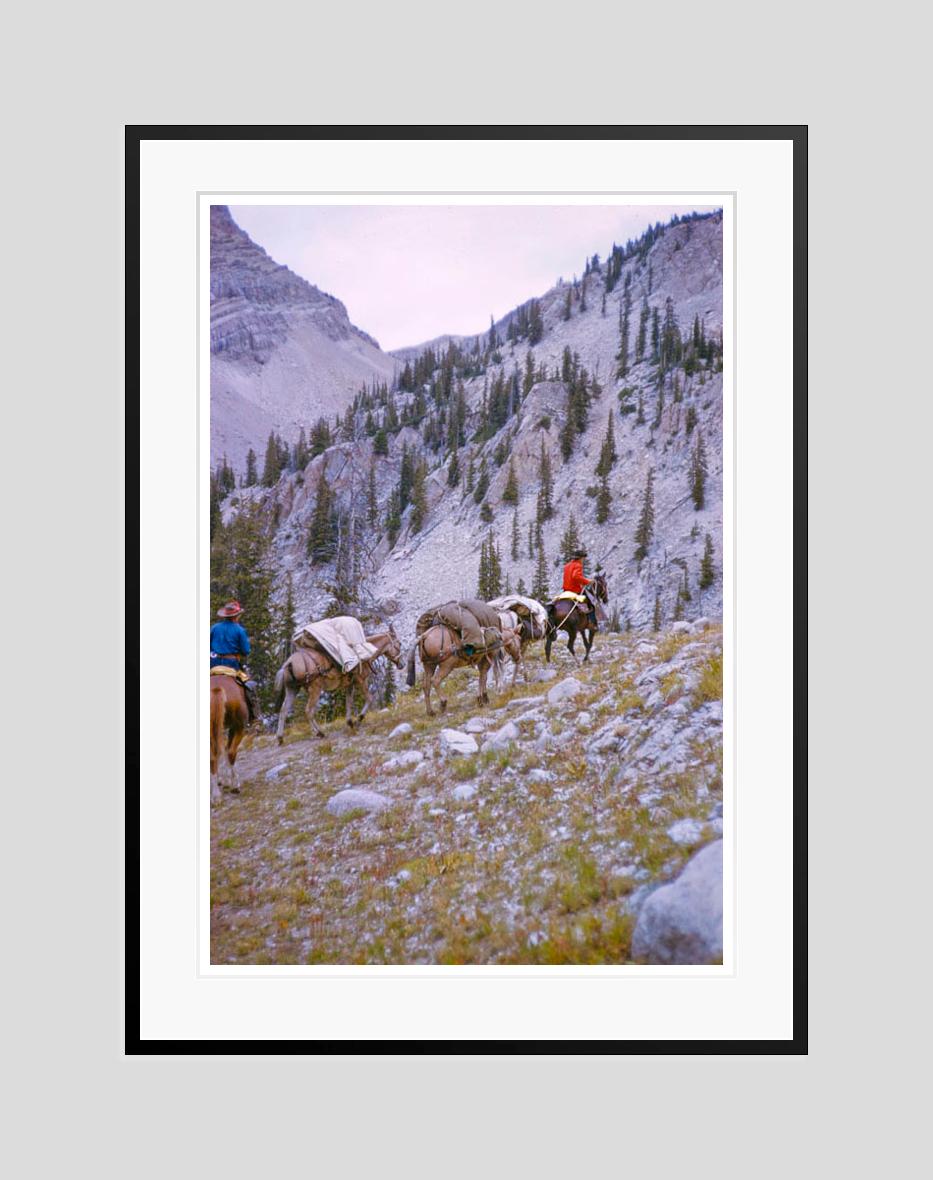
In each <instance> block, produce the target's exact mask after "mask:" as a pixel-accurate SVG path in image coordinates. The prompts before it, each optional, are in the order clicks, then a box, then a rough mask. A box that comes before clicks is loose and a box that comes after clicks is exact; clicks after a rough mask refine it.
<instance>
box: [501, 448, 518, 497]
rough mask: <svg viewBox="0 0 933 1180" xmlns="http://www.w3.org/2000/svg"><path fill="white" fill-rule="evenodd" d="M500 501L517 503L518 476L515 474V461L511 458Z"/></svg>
mask: <svg viewBox="0 0 933 1180" xmlns="http://www.w3.org/2000/svg"><path fill="white" fill-rule="evenodd" d="M502 502H503V503H504V504H517V503H518V477H517V476H516V474H515V462H514V460H512V459H510V460H509V474H508V478H507V479H506V481H505V488H504V489H503V491H502Z"/></svg>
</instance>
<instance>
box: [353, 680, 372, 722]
mask: <svg viewBox="0 0 933 1180" xmlns="http://www.w3.org/2000/svg"><path fill="white" fill-rule="evenodd" d="M360 687H361V688H362V690H363V708H362V709H361V710H360V715H359V717H357V719H356V723H357V725H359V724H360V723H361V722H362V720H363V718H364V717H365V716H366V714H367V713H368V712H369V706H370V705H371V704H372V702H373V698H372V695H371V694H370V691H369V687H370V676H369V675H368V674H367V673H365V672H361V673H360Z"/></svg>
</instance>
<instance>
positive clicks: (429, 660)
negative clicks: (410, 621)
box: [408, 623, 522, 717]
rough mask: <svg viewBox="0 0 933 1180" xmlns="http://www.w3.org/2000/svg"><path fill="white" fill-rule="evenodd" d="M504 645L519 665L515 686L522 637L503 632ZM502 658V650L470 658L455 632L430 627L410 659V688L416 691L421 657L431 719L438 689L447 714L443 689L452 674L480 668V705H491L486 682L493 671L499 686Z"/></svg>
mask: <svg viewBox="0 0 933 1180" xmlns="http://www.w3.org/2000/svg"><path fill="white" fill-rule="evenodd" d="M502 642H503V649H504V650H505V651H506V652H507V653H508V654H509V655H510V656H511V657H512V659H513V660H514V661H515V672H514V674H513V676H512V683H513V684H514V683H515V677H516V676H517V675H518V666H519V663H520V661H521V655H522V649H521V644H520V642H519V639H518V635H517V634H516V632H514V631H503V632H502ZM501 654H502V649H500V650H499V651H497V652H494V653H489V652H486V651H478V652H474V653H473V654H472V655H466V654H465V652H464V651H463V649H462V648H461V646H460V638H459V636H458V635H457V633H456V631H452V630H451V629H450V627H445V626H444V624H443V623H435V625H434V626H433V627H428V629H427V630H426V631H425V632H424V633H423V634H422V635H421V636H419V638H418V639H417V640H416V641H415V643H414V646H413V647H412V649H411V652H410V654H409V656H408V686H409V687H410V688H412V687H414V683H415V656H416V655H420V656H421V664H422V667H423V669H424V671H423V673H422V676H421V682H422V685H423V686H424V703H425V707H426V708H427V711H428V716H429V717H433V716H434V715H435V714H434V710H433V709H432V708H431V689H432V687H433V688H436V689H437V692H438V697H439V699H440V703H441V712H442V713H444V712H446V710H447V698H446V697H442V696H441V695H440V690H441V685H442V684H443V683H444V681H445V680H446V679H447V677H448V676H449V675H450V673H451V672H453V670H454V668H476V669H477V670H478V671H479V694H478V695H477V698H476V699H477V701H478V702H479V704H481V705H488V704H489V694H488V693H487V692H486V678H487V676H488V675H489V669H490V668H493V669H494V670H495V673H496V682H497V684H498V680H499V659H500V658H501Z"/></svg>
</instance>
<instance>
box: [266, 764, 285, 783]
mask: <svg viewBox="0 0 933 1180" xmlns="http://www.w3.org/2000/svg"><path fill="white" fill-rule="evenodd" d="M286 770H288V763H287V762H280V763H279V765H278V766H273V767H272V769H271V770H267V771H266V778H267V779H268V780H269V781H270V782H272V781H273V780H274V779H277V778H278V777H279V775H280V774H284V773H285V771H286Z"/></svg>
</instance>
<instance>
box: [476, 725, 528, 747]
mask: <svg viewBox="0 0 933 1180" xmlns="http://www.w3.org/2000/svg"><path fill="white" fill-rule="evenodd" d="M521 736H522V734H521V730H520V729H519V728H518V726H517V725H516V724H515V722H514V721H507V722H506V723H505V725H503V726H502V728H501V729H497V730H496V732H495V733H491V734H490V735H489V736H488V737H487V738H486V740H485V741H484V742H483V749H484V750H501V749H502V748H503V747H505V746H507V745H508V744H509V743H510V742H517V741H518V740H519V738H520V737H521Z"/></svg>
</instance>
